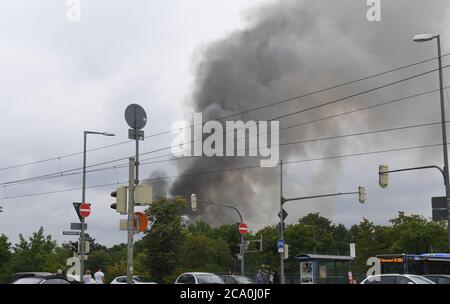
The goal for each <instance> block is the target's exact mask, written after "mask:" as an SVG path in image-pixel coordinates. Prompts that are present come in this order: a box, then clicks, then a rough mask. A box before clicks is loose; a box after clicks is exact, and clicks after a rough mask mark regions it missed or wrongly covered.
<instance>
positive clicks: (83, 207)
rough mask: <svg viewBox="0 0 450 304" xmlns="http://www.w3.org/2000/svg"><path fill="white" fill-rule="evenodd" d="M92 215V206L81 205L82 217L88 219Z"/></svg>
mask: <svg viewBox="0 0 450 304" xmlns="http://www.w3.org/2000/svg"><path fill="white" fill-rule="evenodd" d="M89 214H91V206H90V205H89V204H87V203H83V204H81V205H80V215H81V216H82V217H88V216H89Z"/></svg>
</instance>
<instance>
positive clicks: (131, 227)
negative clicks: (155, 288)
mask: <svg viewBox="0 0 450 304" xmlns="http://www.w3.org/2000/svg"><path fill="white" fill-rule="evenodd" d="M134 168H135V160H134V157H130V158H129V180H128V225H127V226H128V241H127V284H132V283H133V242H134V239H133V236H134V225H133V223H134V182H135V179H134V178H135V176H134Z"/></svg>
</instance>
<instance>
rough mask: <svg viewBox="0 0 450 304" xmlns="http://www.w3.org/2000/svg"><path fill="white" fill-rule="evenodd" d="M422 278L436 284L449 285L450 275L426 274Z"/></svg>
mask: <svg viewBox="0 0 450 304" xmlns="http://www.w3.org/2000/svg"><path fill="white" fill-rule="evenodd" d="M423 277H425V278H427V279H428V280H431V281H433V282H434V283H436V284H450V275H448V274H426V275H423Z"/></svg>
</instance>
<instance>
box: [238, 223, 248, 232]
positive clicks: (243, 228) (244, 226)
mask: <svg viewBox="0 0 450 304" xmlns="http://www.w3.org/2000/svg"><path fill="white" fill-rule="evenodd" d="M239 233H240V234H247V233H248V227H247V224H244V223H240V224H239Z"/></svg>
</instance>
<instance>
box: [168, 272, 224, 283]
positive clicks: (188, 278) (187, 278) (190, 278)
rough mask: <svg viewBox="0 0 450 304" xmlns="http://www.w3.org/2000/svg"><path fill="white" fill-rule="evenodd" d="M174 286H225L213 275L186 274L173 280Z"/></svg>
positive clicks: (206, 273) (200, 273) (205, 273)
mask: <svg viewBox="0 0 450 304" xmlns="http://www.w3.org/2000/svg"><path fill="white" fill-rule="evenodd" d="M175 284H225V282H224V281H223V280H222V279H221V278H220V277H219V276H218V275H217V274H214V273H209V272H186V273H183V274H182V275H180V276H179V277H178V278H177V279H176V280H175Z"/></svg>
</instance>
